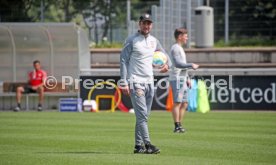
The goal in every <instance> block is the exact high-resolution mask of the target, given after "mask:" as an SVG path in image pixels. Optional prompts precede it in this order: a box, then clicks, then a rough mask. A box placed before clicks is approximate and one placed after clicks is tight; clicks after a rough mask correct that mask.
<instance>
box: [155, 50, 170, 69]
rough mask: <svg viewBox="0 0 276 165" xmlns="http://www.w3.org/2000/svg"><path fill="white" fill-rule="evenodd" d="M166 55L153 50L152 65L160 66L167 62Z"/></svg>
mask: <svg viewBox="0 0 276 165" xmlns="http://www.w3.org/2000/svg"><path fill="white" fill-rule="evenodd" d="M167 60H168V59H167V56H166V55H165V54H164V53H163V52H161V51H155V52H154V53H153V61H152V65H153V66H154V67H160V66H162V65H164V64H166V63H167Z"/></svg>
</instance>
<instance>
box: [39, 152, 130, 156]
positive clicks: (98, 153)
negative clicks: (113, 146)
mask: <svg viewBox="0 0 276 165" xmlns="http://www.w3.org/2000/svg"><path fill="white" fill-rule="evenodd" d="M36 153H37V154H97V155H100V154H112V155H114V154H131V153H110V152H98V151H79V152H78V151H76V152H74V151H70V152H62V151H61V152H36Z"/></svg>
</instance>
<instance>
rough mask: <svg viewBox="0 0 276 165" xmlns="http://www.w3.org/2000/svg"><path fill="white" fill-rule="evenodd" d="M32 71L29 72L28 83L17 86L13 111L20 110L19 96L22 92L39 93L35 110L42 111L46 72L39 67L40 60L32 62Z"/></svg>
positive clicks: (20, 96)
mask: <svg viewBox="0 0 276 165" xmlns="http://www.w3.org/2000/svg"><path fill="white" fill-rule="evenodd" d="M33 66H34V71H32V72H30V73H29V81H28V85H27V86H25V87H23V86H19V87H17V89H16V101H17V107H16V108H15V109H14V111H20V110H21V104H20V102H21V98H22V93H38V94H39V103H38V107H37V110H38V111H42V102H43V97H44V87H43V86H44V81H45V79H46V77H47V73H46V72H45V71H44V70H42V69H41V65H40V61H38V60H35V61H34V62H33Z"/></svg>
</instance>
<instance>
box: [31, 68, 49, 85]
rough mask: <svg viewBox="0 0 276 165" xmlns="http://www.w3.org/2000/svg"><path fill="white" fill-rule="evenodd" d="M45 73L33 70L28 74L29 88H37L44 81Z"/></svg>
mask: <svg viewBox="0 0 276 165" xmlns="http://www.w3.org/2000/svg"><path fill="white" fill-rule="evenodd" d="M46 77H47V73H46V72H45V71H44V70H34V71H32V72H30V73H29V83H30V85H31V86H38V85H41V84H42V83H43V81H44V80H45V79H46Z"/></svg>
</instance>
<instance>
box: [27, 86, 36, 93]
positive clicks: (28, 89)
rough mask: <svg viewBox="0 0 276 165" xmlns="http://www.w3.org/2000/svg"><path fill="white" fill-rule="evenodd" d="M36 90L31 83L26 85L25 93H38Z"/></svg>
mask: <svg viewBox="0 0 276 165" xmlns="http://www.w3.org/2000/svg"><path fill="white" fill-rule="evenodd" d="M36 92H37V91H36V90H33V89H32V87H31V86H30V85H26V86H24V93H36Z"/></svg>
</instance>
